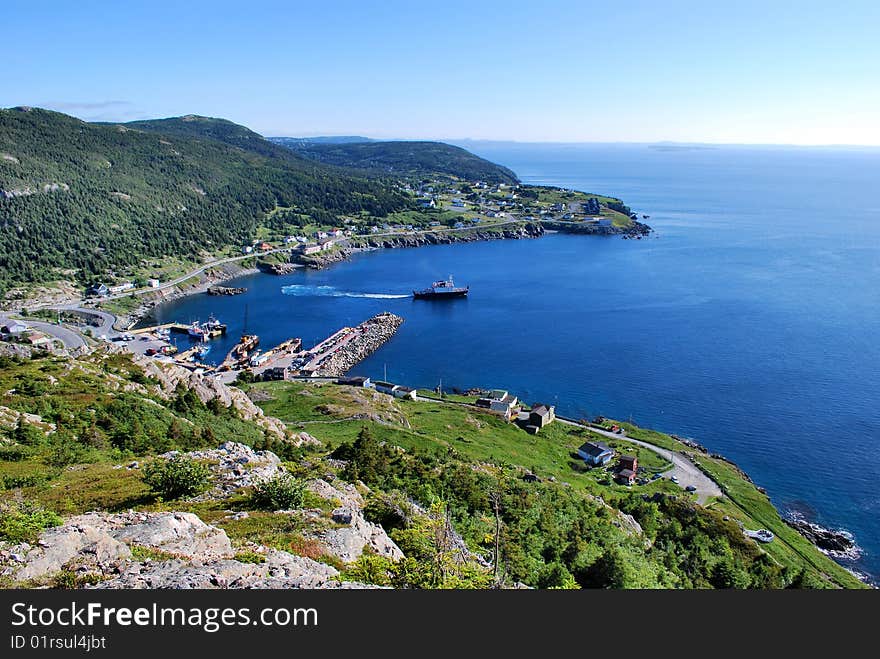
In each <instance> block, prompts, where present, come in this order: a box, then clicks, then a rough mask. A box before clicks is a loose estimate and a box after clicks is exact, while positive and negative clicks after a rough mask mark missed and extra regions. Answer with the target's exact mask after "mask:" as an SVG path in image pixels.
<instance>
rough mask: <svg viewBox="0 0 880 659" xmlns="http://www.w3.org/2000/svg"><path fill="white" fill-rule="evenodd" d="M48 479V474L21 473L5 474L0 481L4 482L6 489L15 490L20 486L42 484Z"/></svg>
mask: <svg viewBox="0 0 880 659" xmlns="http://www.w3.org/2000/svg"><path fill="white" fill-rule="evenodd" d="M47 480H48V478H47V477H46V474H20V475H18V476H13V475H10V474H4V476H3V478H2V480H0V482H2V483H3V488H4V489H7V490H15V489H18V488H20V487H34V486H35V485H42V484H43V483H45V482H46V481H47Z"/></svg>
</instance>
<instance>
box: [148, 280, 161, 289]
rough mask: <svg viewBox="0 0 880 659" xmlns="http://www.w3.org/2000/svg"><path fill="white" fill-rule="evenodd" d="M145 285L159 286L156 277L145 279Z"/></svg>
mask: <svg viewBox="0 0 880 659" xmlns="http://www.w3.org/2000/svg"><path fill="white" fill-rule="evenodd" d="M147 286H149V287H150V288H159V280H158V279H155V278H153V279H147Z"/></svg>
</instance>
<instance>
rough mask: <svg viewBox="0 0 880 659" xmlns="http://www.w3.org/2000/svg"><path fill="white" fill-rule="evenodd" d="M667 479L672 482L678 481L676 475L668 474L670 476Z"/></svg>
mask: <svg viewBox="0 0 880 659" xmlns="http://www.w3.org/2000/svg"><path fill="white" fill-rule="evenodd" d="M669 480H671V481H672V482H673V483H677V482H678V476H670V477H669Z"/></svg>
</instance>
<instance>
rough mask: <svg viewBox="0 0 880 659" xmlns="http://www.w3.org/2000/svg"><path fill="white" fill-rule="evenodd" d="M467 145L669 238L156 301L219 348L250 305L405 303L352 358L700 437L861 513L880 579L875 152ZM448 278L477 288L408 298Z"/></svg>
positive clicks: (555, 241)
mask: <svg viewBox="0 0 880 659" xmlns="http://www.w3.org/2000/svg"><path fill="white" fill-rule="evenodd" d="M465 146H467V148H469V149H471V150H473V151H475V152H476V153H478V154H479V155H482V156H484V157H487V158H489V159H491V160H493V161H495V162H499V163H501V164H504V165H507V166H508V167H511V168H512V169H513V170H514V171H516V172H517V174H519V176H520V177H521V178H522V179H523V180H524V181H525V182H528V183H539V184H553V185H561V186H566V187H572V188H577V189H581V190H585V191H593V192H599V193H606V194H612V195H616V196H619V197H621V198H622V199H624V200H625V201H626V202H627V203H628V204H629V205H630V206H631V207H632V208H633V209H634V210H636V211H637V212H639V213H645V214H648V215H650V219H648V220H647V222H648V223H649V224H651V225H652V226H653V227H654V228H655V229H656V233H655V234H654V235H653V236H652V237H650V238H648V239H644V240H640V241H636V240H621V239H620V238H616V237H613V238H603V237H591V236H571V235H561V234H555V235H547V236H545V237H543V238H541V239H537V240H523V241H492V242H484V243H470V244H461V245H451V246H435V247H423V248H418V249H404V250H388V251H376V252H371V253H365V254H360V255H358V256H356V257H354V258H353V259H352V260H351V261H349V262H345V263H342V264H339V265H337V266H335V267H333V268H330V269H328V270H324V271H320V272H297V273H294V274H292V275H288V276H283V277H273V276H269V275H255V276H251V277H245V278H242V279H239V280H236V281H235V282H234V283H233V284H232V285H242V286H247V287H248V288H249V291H248V293H247V294H246V295H243V296H239V297H231V298H214V297H208V296H196V297H192V298H189V299H184V300H180V301H177V302H174V303H171V304H168V305H165V306H163V307H161V308H160V309H159V310H158V314H159V315H160V317H161V319H162V320H170V319H174V320H179V321H189V320H193V319H196V318H201V319H206V318H207V316H208V314H210V313H214V314H215V315H216V316H217V317H218V318H220V319H221V320H223V321H224V322H227V323H228V324H229V326H230V337H229V338H228V339H226V342H227V343H226V344H224V343H223V342H221V343H220V344H219V345H217V346H216V347H215V349H214V350H213V351H212V353H211V355H210V356H209V358H217V359H220V358H222V355H223V354H225V351H226V349H228V347H230V346H231V343H232V342H233V341H234V340H235V339H236V338H237V336H238V334H239V333H240V331H241V329H242V325H243V322H244V319H245V313H244V307H245V306H247V322H248V328H247V329H248V330H249V331H251V332H256V333H258V334H260V336H261V337H262V340H263V342H264V344H266V345H268V344H274V343H278V342H280V341H282V340H284V339H285V338H288V337H289V336H300V337H302V338H303V340H304V342H305V343H306V344H307V345H311V344H313V343H315V342H317V341H318V340H319V339H320V338H323V337H324V336H326V335H328V334H329V333H331V332H332V331H334V330H335V329H337V328H338V327H339V326H340V325H342V324H356V323H358V322H360V321H361V320H363V319H365V318H367V317H368V316H370V315H372V314H373V313H376V312H378V311H382V310H389V311H393V312H395V313H398V314H400V315H402V316H403V317H404V318H405V319H406V322H405V323H404V324H403V326H402V327H401V329H400V330H399V332H398V334H397V335H396V336H395V338H394V339H393V340H392V341H391V342H389V343H387V344H386V345H385V346H384V347H383V348H382V349H381V350H380V351H379V352H377V353H376V354H375V355H373V356H372V357H371V358H369V359H368V360H366V361H365V362H363V363H362V364H361V365H360V366H359V367H358V368H357V369H356V371H357V372H358V373H362V374H366V375H370V376H373V377H379V376H382V375H383V372H384V370H385V369H386V368H387V373H388V377H389V379H392V380H395V381H399V382H402V383H406V384H409V385H418V386H426V387H433V386H435V385H436V384H437V383H438V381H439V380H440V379H441V378H442V380H443V384H444V388H447V389H449V388H451V387H460V388H467V387H470V386H497V387H503V388H507V389H510V390H512V391H514V392H516V393H517V394H519V395H520V396H521V397H523V398H524V399H526V400H528V401H531V402H535V401H541V402H548V403H554V404H556V405H557V406H558V408H559V409H560V411H562V412H563V413H565V414H567V415H569V416H576V417H577V416H594V415H596V414H603V415H606V416H612V417H618V418H630V417H631V418H632V419H633V420H634V421H635V422H637V423H639V424H640V425H644V426H650V427H655V428H658V429H660V430H664V431H667V432H673V433H677V434H680V435H684V436H688V437H691V438H694V439H696V440H697V441H699V442H700V443H702V444H704V445H705V446H707V447H709V448H710V449H711V450H713V451H717V452H720V453H723V454H724V455H726V456H728V457H729V458H731V459H732V460H734V461H735V462H736V463H737V464H739V465H740V466H741V467H742V468H743V469H744V470H745V471H747V472H748V473H749V474H750V475H751V476H752V478H753V479H754V480H755V481H756V483H758V484H759V485H763V486H764V487H766V488H767V490H768V491H769V493H770V495H771V497H772V499H773V501H774V503H776V504H777V506H779V507H780V508H782V509H788V510H798V511H801V512H804V513H806V514H807V516H808V517H810V518H811V519H813V520H815V521H817V522H819V523H821V524H824V525H826V526H831V527H834V528H840V527H843V528H846V529H848V530H850V531H851V532H852V533H853V534H854V535H855V537H856V539H857V541H858V543H859V545H860V546H861V547H862V548H863V550H864V553H863V556H862V558H861V560H860V561H859V562H858V564H857V565H856V567H857V569H860V570H862V571H864V572H867V573H869V574H871V575H873V576H874V577H875V578H877V577H880V523H878V521H877V519H878V513H880V489H878V483H880V405H878V403H880V196H878V184H880V151H877V150H873V151H872V150H830V149H793V148H742V147H740V148H736V147H724V148H678V147H657V146H647V145H644V146H643V145H528V144H513V143H479V142H471V143H467V144H466V145H465ZM450 273H452V274H454V275H455V278H456V282H457V283H459V284H468V285H469V286H470V287H471V295H470V297H469V298H468V299H465V300H459V301H455V302H447V303H443V304H438V303H431V302H425V301H413V300H412V299H410V298H409V297H408V294H409V292H410V291H411V290H412V289H413V288H421V287H424V286H426V285H428V284H429V283H430V282H431V281H433V280H435V279H438V278H441V277H445V276H446V275H448V274H450ZM284 287H287V288H286V289H284ZM394 296H402V297H394Z"/></svg>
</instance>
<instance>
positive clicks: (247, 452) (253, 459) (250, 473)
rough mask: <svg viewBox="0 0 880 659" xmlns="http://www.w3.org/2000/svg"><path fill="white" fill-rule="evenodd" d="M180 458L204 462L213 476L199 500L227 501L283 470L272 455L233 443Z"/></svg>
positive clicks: (277, 458)
mask: <svg viewBox="0 0 880 659" xmlns="http://www.w3.org/2000/svg"><path fill="white" fill-rule="evenodd" d="M315 441H317V440H315ZM177 455H180V453H179V452H178V451H169V452H168V453H164V454H163V455H162V456H160V457H163V458H170V457H174V456H177ZM183 455H184V456H185V457H187V458H190V459H192V460H198V461H200V462H205V463H206V464H207V465H208V468H209V469H210V470H211V471H212V472H213V474H214V478H213V483H214V487H213V489H211V490H210V491H209V492H208V493H207V494H205V495H202V497H200V498H203V499H205V498H224V497H227V496H229V495H230V494H232V493H233V492H235V491H236V490H238V489H241V488H243V487H250V486H253V485H256V484H257V483H259V482H261V481H266V480H269V479H271V478H273V477H275V476H277V475H278V473H279V472H280V471H283V470H284V468H283V467H282V466H281V459H280V458H279V457H278V456H277V455H275V454H274V453H272V451H255V450H254V449H252V448H251V447H250V446H247V445H245V444H239V443H237V442H225V443H224V444H222V445H221V446H220V447H219V448H215V449H208V450H203V451H190V452H189V453H185V454H183Z"/></svg>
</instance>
